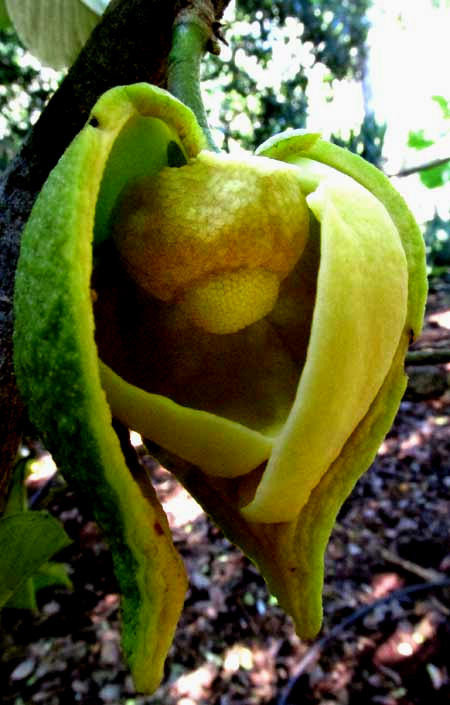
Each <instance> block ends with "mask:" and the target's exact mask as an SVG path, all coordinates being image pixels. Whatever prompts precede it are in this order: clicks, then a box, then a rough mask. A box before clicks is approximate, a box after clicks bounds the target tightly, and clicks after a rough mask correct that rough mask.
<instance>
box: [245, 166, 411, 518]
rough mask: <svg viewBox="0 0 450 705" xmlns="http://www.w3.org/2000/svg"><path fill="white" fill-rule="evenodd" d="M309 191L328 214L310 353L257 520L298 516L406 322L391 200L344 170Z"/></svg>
mask: <svg viewBox="0 0 450 705" xmlns="http://www.w3.org/2000/svg"><path fill="white" fill-rule="evenodd" d="M307 200H308V203H309V205H310V207H311V209H312V211H313V212H314V214H315V216H316V217H317V219H318V220H319V222H320V223H321V255H320V267H319V274H318V281H317V294H316V301H315V307H314V314H313V322H312V328H311V334H310V340H309V344H308V353H307V358H306V363H305V366H304V368H303V371H302V374H301V377H300V382H299V385H298V389H297V394H296V399H295V401H294V404H293V407H292V409H291V411H290V413H289V416H288V418H287V420H286V423H285V425H284V427H283V430H282V431H281V433H280V436H279V437H278V438H277V440H276V441H275V443H274V450H273V453H272V455H271V457H270V459H269V462H268V464H267V468H266V470H265V471H264V474H263V476H262V478H261V482H260V483H259V485H258V488H257V490H256V494H255V496H254V498H253V500H252V501H251V502H250V504H248V505H247V506H245V507H243V509H242V513H243V515H244V516H245V517H246V518H247V519H249V520H250V521H264V522H277V521H290V520H294V519H295V517H296V516H297V515H298V512H299V511H300V509H301V508H302V507H303V505H304V504H305V503H306V501H307V499H308V496H309V494H310V493H311V491H312V490H313V489H314V487H315V486H316V485H317V484H318V483H319V481H320V478H321V477H322V476H323V475H324V474H325V472H326V471H327V469H328V468H329V466H330V464H331V463H332V462H333V461H334V460H335V459H336V458H337V457H338V456H339V453H340V452H341V449H342V448H343V446H344V444H345V442H346V440H347V438H348V437H349V436H350V434H351V433H352V432H353V430H354V429H355V428H356V426H357V425H358V423H359V422H360V421H361V419H363V418H364V416H365V415H366V413H367V411H368V409H369V407H370V405H371V404H372V402H373V400H374V399H375V397H376V395H377V393H378V391H379V389H380V387H381V385H382V383H383V381H384V379H385V377H386V375H387V373H388V372H389V369H390V367H391V364H392V359H393V356H394V354H395V351H396V349H397V345H398V341H399V339H400V336H401V333H402V330H403V328H404V323H405V317H406V304H407V301H406V299H407V282H408V272H407V264H406V258H405V255H404V251H403V248H402V244H401V241H400V238H399V236H398V232H397V230H396V228H395V226H394V224H393V223H392V220H391V219H390V217H389V215H388V213H387V212H386V209H385V208H384V207H383V206H382V205H381V204H380V203H379V201H378V200H377V199H375V198H374V196H372V194H370V193H369V192H368V191H367V190H366V189H364V188H362V187H361V186H360V185H359V184H357V183H355V182H354V181H353V180H352V179H348V178H347V177H345V176H342V175H341V176H339V175H334V176H333V177H329V178H325V179H324V180H322V181H321V182H320V185H319V186H318V188H317V189H316V190H315V191H314V193H312V194H311V195H310V196H308V199H307ZM324 439H325V441H324Z"/></svg>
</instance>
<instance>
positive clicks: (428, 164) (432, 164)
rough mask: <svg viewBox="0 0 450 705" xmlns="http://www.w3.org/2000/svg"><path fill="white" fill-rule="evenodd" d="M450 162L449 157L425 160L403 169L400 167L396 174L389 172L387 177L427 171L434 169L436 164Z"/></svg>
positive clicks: (440, 164)
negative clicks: (422, 162)
mask: <svg viewBox="0 0 450 705" xmlns="http://www.w3.org/2000/svg"><path fill="white" fill-rule="evenodd" d="M447 162H450V157H443V158H442V159H434V160H433V161H431V162H426V163H425V164H418V165H417V166H410V167H406V168H405V169H400V171H398V172H397V173H396V174H390V175H389V178H392V177H393V176H411V174H417V173H418V172H419V171H428V170H429V169H434V168H435V167H437V166H442V165H443V164H447Z"/></svg>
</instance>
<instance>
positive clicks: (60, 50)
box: [5, 0, 103, 68]
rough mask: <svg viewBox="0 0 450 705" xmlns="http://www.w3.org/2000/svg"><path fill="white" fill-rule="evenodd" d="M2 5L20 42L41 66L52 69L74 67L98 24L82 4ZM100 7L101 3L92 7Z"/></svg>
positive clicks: (38, 1)
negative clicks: (76, 59)
mask: <svg viewBox="0 0 450 705" xmlns="http://www.w3.org/2000/svg"><path fill="white" fill-rule="evenodd" d="M5 1H6V8H7V10H8V13H9V16H10V17H11V20H12V22H13V24H14V26H15V28H16V31H17V34H18V35H19V37H20V39H21V41H22V42H23V43H24V44H25V46H26V47H27V48H28V49H29V50H30V51H31V53H32V54H34V55H35V56H36V57H37V58H38V59H39V60H40V61H41V62H42V63H43V64H47V65H49V66H53V68H62V67H63V66H68V65H70V64H71V63H73V61H74V60H75V58H76V57H77V55H78V53H79V52H80V50H81V49H82V47H83V45H84V44H85V42H86V40H87V39H88V37H89V35H90V33H91V32H92V30H93V28H94V27H95V25H96V24H97V22H98V21H99V14H98V12H94V11H93V10H92V9H90V7H88V3H84V2H81V0H65V2H54V0H5ZM91 4H93V3H92V2H91V0H90V2H89V5H91ZM99 4H103V3H99V2H96V3H95V5H99Z"/></svg>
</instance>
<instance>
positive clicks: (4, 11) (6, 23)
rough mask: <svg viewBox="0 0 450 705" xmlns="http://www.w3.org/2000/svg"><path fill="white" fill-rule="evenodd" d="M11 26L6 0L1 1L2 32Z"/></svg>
mask: <svg viewBox="0 0 450 705" xmlns="http://www.w3.org/2000/svg"><path fill="white" fill-rule="evenodd" d="M10 24H11V20H10V18H9V15H8V10H7V9H6V4H5V0H0V30H2V29H6V28H7V27H9V25H10Z"/></svg>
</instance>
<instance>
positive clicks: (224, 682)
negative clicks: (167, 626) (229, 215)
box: [0, 278, 450, 705]
mask: <svg viewBox="0 0 450 705" xmlns="http://www.w3.org/2000/svg"><path fill="white" fill-rule="evenodd" d="M449 319H450V280H447V281H445V278H444V279H441V280H436V281H435V282H433V283H432V286H431V289H430V296H429V303H428V310H427V322H426V327H425V331H424V335H423V337H422V339H421V341H420V343H419V344H418V345H417V346H416V347H418V348H420V347H429V346H430V345H432V346H433V347H435V348H438V349H439V348H443V347H446V348H449V347H450V320H449ZM440 369H441V370H444V369H445V366H441V368H440ZM447 372H448V366H447ZM416 397H417V395H416ZM449 418H450V390H449V389H448V387H447V390H446V391H445V392H444V393H443V394H441V395H440V396H439V397H436V396H435V397H434V398H429V399H423V398H422V399H417V398H415V397H414V395H413V394H411V393H410V394H408V395H407V396H406V397H405V399H404V401H403V402H402V405H401V409H400V412H399V414H398V416H397V419H396V422H395V425H394V427H393V429H392V431H391V432H390V434H389V436H388V437H387V439H386V441H385V442H384V444H383V446H382V448H381V449H380V452H379V454H378V456H377V459H376V461H375V463H374V464H373V466H372V467H371V469H370V470H369V471H368V472H367V473H366V475H365V476H364V477H363V479H362V480H361V481H360V482H359V483H358V485H357V487H356V489H355V490H354V492H353V494H352V495H351V497H350V498H349V499H348V500H347V502H346V503H345V505H344V507H343V508H342V511H341V513H340V515H339V518H338V523H337V525H336V527H335V529H334V532H333V535H332V538H331V541H330V544H329V548H328V552H327V558H326V583H325V590H324V604H325V615H324V627H323V631H322V633H321V636H320V637H319V638H318V639H317V640H316V642H315V643H313V644H307V643H302V642H301V641H300V640H299V639H298V638H297V637H296V636H295V634H294V630H293V627H292V624H291V622H290V620H289V618H287V617H286V616H285V615H284V614H283V613H282V612H281V610H280V609H279V608H278V607H277V605H276V603H275V601H274V600H273V599H271V598H270V597H269V595H268V594H267V591H266V588H265V584H264V581H263V580H262V578H261V577H260V576H259V574H258V572H257V571H256V569H255V568H254V567H253V566H252V564H251V563H250V562H249V561H248V560H247V559H246V558H244V557H243V556H242V554H241V553H240V552H239V551H238V550H237V549H235V548H234V547H233V546H232V545H231V544H230V543H229V542H228V541H227V540H226V539H224V538H223V536H222V535H221V533H220V531H219V530H217V529H216V528H215V527H214V526H213V525H212V524H211V522H210V521H209V520H208V519H207V518H206V517H205V515H204V514H203V513H202V511H201V510H200V508H199V507H198V505H197V504H196V503H195V502H194V501H193V500H192V499H190V498H189V496H188V495H187V493H186V492H185V491H184V490H183V489H182V488H181V487H180V486H179V485H178V484H177V483H176V482H175V481H174V479H173V478H172V476H171V475H170V474H169V473H168V472H166V471H165V470H164V469H162V468H161V467H159V466H157V465H156V464H155V462H154V461H152V460H151V459H150V458H148V457H147V458H146V459H145V462H147V463H149V464H150V465H151V466H152V468H153V473H154V478H155V483H156V487H157V490H158V492H159V494H160V497H161V498H162V500H163V502H164V506H165V509H166V511H167V513H168V515H169V519H170V522H171V526H172V530H173V534H174V538H175V543H176V545H177V548H178V550H179V551H180V553H181V555H182V557H183V559H184V561H185V564H186V568H187V570H188V573H189V577H190V588H189V592H188V595H187V600H186V605H185V609H184V612H183V615H182V618H181V622H180V624H179V627H178V630H177V634H176V638H175V641H174V643H173V646H172V649H171V651H170V654H169V657H168V659H167V664H166V677H165V680H164V682H163V684H162V686H161V687H160V689H159V690H158V691H157V692H156V693H155V694H154V695H153V696H141V695H138V694H136V693H135V691H134V689H133V684H132V681H131V678H130V676H129V674H128V670H127V668H126V667H125V665H124V664H123V661H122V660H121V655H120V647H119V599H118V595H117V587H116V584H115V580H114V576H113V574H112V567H111V560H110V556H109V554H108V551H107V550H106V546H105V544H104V542H103V540H102V538H101V536H100V534H99V532H98V530H97V528H96V526H95V524H94V522H93V521H92V519H91V517H90V514H89V511H88V510H87V509H86V508H85V507H83V506H80V503H79V501H78V500H77V498H76V497H75V496H74V495H73V493H71V492H68V491H64V492H60V493H56V494H55V495H54V496H53V498H51V500H50V501H49V508H50V509H51V511H52V512H53V513H54V514H56V515H57V516H58V517H59V518H60V520H61V521H62V523H63V524H64V527H65V529H66V531H67V532H68V534H69V535H70V537H71V538H72V539H73V543H72V545H71V546H70V547H69V548H67V549H65V550H64V551H63V552H62V553H61V554H60V555H59V556H58V560H60V561H63V562H64V563H65V564H66V565H67V566H68V570H69V574H70V578H71V580H72V582H73V588H74V589H73V590H72V591H70V590H68V589H66V588H55V587H53V588H45V589H44V590H42V591H41V592H40V594H39V598H38V602H39V608H40V609H39V613H37V614H32V613H30V612H26V611H20V610H13V609H10V610H4V611H3V614H2V622H1V633H0V654H1V655H0V692H1V694H2V703H3V705H23V704H26V705H28V704H34V703H36V704H42V705H75V704H77V703H82V704H83V705H96V704H98V703H109V704H110V705H119V703H120V704H121V705H158V704H163V703H164V705H294V704H299V703H302V705H335V704H339V705H372V704H373V705H375V704H378V705H440V704H441V703H442V705H443V704H444V703H448V702H449V699H450V663H449V656H448V654H449V653H450V625H449V615H450V544H449V540H448V535H449V534H448V532H449V520H448V517H449V516H450V477H449V474H448V470H449V468H450V433H449ZM30 491H31V494H32V496H33V494H34V492H35V491H36V488H35V487H34V488H33V487H32V488H31V490H30ZM414 586H417V587H414Z"/></svg>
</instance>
